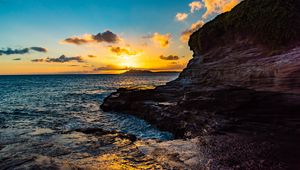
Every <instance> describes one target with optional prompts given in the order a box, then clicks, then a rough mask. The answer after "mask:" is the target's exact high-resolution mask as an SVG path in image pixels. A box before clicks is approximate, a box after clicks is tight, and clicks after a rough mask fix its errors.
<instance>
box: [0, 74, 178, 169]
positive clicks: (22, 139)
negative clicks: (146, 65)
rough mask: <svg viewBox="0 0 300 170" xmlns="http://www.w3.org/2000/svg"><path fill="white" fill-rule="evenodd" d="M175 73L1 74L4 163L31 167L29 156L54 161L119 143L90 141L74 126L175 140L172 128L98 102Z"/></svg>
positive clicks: (0, 161) (0, 143) (0, 125)
mask: <svg viewBox="0 0 300 170" xmlns="http://www.w3.org/2000/svg"><path fill="white" fill-rule="evenodd" d="M176 77H177V74H161V75H157V76H124V75H48V76H46V75H44V76H0V165H1V166H2V168H3V166H7V168H12V167H18V166H19V164H21V165H23V164H25V165H26V166H29V167H30V165H27V164H26V160H27V159H29V158H31V159H30V160H31V161H28V160H27V162H32V160H35V162H36V161H37V160H38V159H42V158H40V157H41V156H45V157H47V158H51V159H49V160H52V161H53V159H55V158H58V157H59V156H60V155H63V156H61V157H59V159H60V160H64V159H65V160H68V161H70V160H72V161H75V160H77V161H78V160H81V159H82V154H88V155H89V156H91V155H92V156H95V155H97V154H98V155H99V154H100V153H101V152H109V150H110V149H113V148H114V147H115V145H114V147H113V146H112V143H113V144H115V143H114V142H115V141H114V142H111V143H110V145H103V146H102V145H100V144H99V145H96V144H95V143H93V144H91V141H94V142H95V139H94V137H93V136H91V135H87V134H82V133H78V132H73V131H74V130H76V129H87V128H100V129H104V130H116V131H119V132H122V133H128V134H133V135H135V136H137V137H138V138H139V139H142V140H143V139H149V138H154V139H158V140H168V139H171V138H172V135H171V134H170V133H168V132H162V131H159V130H157V129H156V128H154V127H152V126H150V125H149V124H147V123H146V122H145V121H143V120H141V119H138V118H136V117H133V116H129V115H125V114H120V113H109V112H103V111H101V109H100V105H101V103H102V101H103V99H104V98H105V97H106V96H107V95H109V94H110V93H111V92H113V91H115V90H116V89H117V88H120V87H129V86H130V87H132V86H138V87H154V86H157V85H162V84H165V83H166V82H168V81H170V80H173V79H175V78H176ZM101 140H102V139H99V138H97V140H96V141H101ZM102 142H103V141H102ZM96 143H97V142H96ZM104 143H105V142H104ZM108 143H109V142H108ZM95 145H96V146H97V147H96V148H94V149H91V147H95ZM108 146H110V147H108ZM45 148H46V149H45ZM47 148H48V149H47ZM80 155H81V156H80ZM89 156H87V157H89ZM49 160H48V161H49ZM20 161H21V163H20ZM22 161H25V163H24V162H22ZM18 163H19V164H18ZM31 166H32V165H31ZM22 167H23V168H24V166H22ZM0 169H1V168H0ZM21 169H22V168H21Z"/></svg>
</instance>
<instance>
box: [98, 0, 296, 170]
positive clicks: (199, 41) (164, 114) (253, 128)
mask: <svg viewBox="0 0 300 170" xmlns="http://www.w3.org/2000/svg"><path fill="white" fill-rule="evenodd" d="M299 4H300V2H299V1H298V0H285V1H283V0H244V1H243V2H242V3H240V4H239V5H237V6H236V7H235V8H234V9H233V10H232V11H231V12H228V13H225V14H221V15H220V16H218V17H216V18H215V19H214V20H212V21H211V22H209V23H207V24H205V25H204V26H203V27H202V28H201V29H199V30H198V31H196V32H195V33H194V34H193V35H192V36H191V38H190V41H189V45H190V48H191V50H192V51H193V52H194V56H193V59H192V60H191V61H190V62H189V64H188V66H187V67H186V68H185V69H184V70H183V72H182V73H181V74H180V76H179V77H178V79H176V80H175V81H172V82H169V83H167V85H165V86H160V87H157V88H156V89H153V90H132V89H131V90H126V89H119V90H118V91H117V92H115V93H113V94H111V95H110V96H109V97H108V98H106V99H105V101H104V103H103V105H102V106H101V108H102V109H103V110H104V111H118V112H125V113H129V114H133V115H136V116H138V117H141V118H143V119H145V120H147V121H148V122H150V123H152V124H153V125H154V126H156V127H158V128H160V129H162V130H168V131H170V132H172V133H174V134H175V136H176V137H178V138H194V137H197V136H198V137H200V138H202V139H203V140H207V139H209V142H208V143H206V145H205V146H203V147H205V148H208V150H209V154H208V155H207V154H205V155H206V158H211V159H213V160H214V161H213V163H212V165H211V166H209V167H210V168H212V169H219V168H220V167H221V169H222V168H225V169H227V168H229V169H230V168H235V167H236V166H237V167H240V168H242V169H272V168H273V169H286V168H294V169H297V168H298V169H299V166H300V165H299V161H300V146H299V143H300V137H299V136H300V134H299V133H300V112H299V111H300V43H299V42H300V17H299V16H300V5H299ZM224 138H225V139H227V140H225V141H224ZM231 139H232V140H231ZM216 143H217V145H215V144H216ZM241 143H243V144H242V145H241ZM266 143H267V146H265V144H266ZM270 143H272V144H270ZM260 146H265V147H264V149H265V148H266V147H270V148H268V150H264V149H263V148H260ZM229 148H230V149H229ZM224 150H226V151H224ZM199 152H200V151H199ZM225 152H226V153H225ZM251 161H252V163H251ZM253 161H254V162H253ZM259 162H264V163H263V165H260V163H259ZM281 165H284V166H281ZM199 166H200V165H199ZM204 167H205V166H204ZM270 167H272V168H270ZM200 168H203V167H200ZM198 169H199V167H198Z"/></svg>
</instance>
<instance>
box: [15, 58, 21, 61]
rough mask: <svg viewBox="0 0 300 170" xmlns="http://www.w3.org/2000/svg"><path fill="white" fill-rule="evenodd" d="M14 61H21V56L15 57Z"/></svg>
mask: <svg viewBox="0 0 300 170" xmlns="http://www.w3.org/2000/svg"><path fill="white" fill-rule="evenodd" d="M13 60H14V61H20V60H21V58H15V59H13Z"/></svg>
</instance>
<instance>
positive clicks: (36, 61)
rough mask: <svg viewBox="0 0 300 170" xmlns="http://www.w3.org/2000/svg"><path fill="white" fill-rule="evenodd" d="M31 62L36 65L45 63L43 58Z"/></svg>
mask: <svg viewBox="0 0 300 170" xmlns="http://www.w3.org/2000/svg"><path fill="white" fill-rule="evenodd" d="M31 62H34V63H39V62H44V59H42V58H40V59H33V60H31Z"/></svg>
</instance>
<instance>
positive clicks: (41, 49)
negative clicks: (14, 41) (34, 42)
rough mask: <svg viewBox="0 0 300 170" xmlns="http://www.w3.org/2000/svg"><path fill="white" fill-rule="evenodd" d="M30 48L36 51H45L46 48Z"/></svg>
mask: <svg viewBox="0 0 300 170" xmlns="http://www.w3.org/2000/svg"><path fill="white" fill-rule="evenodd" d="M30 49H31V50H34V51H37V52H43V53H45V52H47V51H48V50H47V49H46V48H43V47H30Z"/></svg>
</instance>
